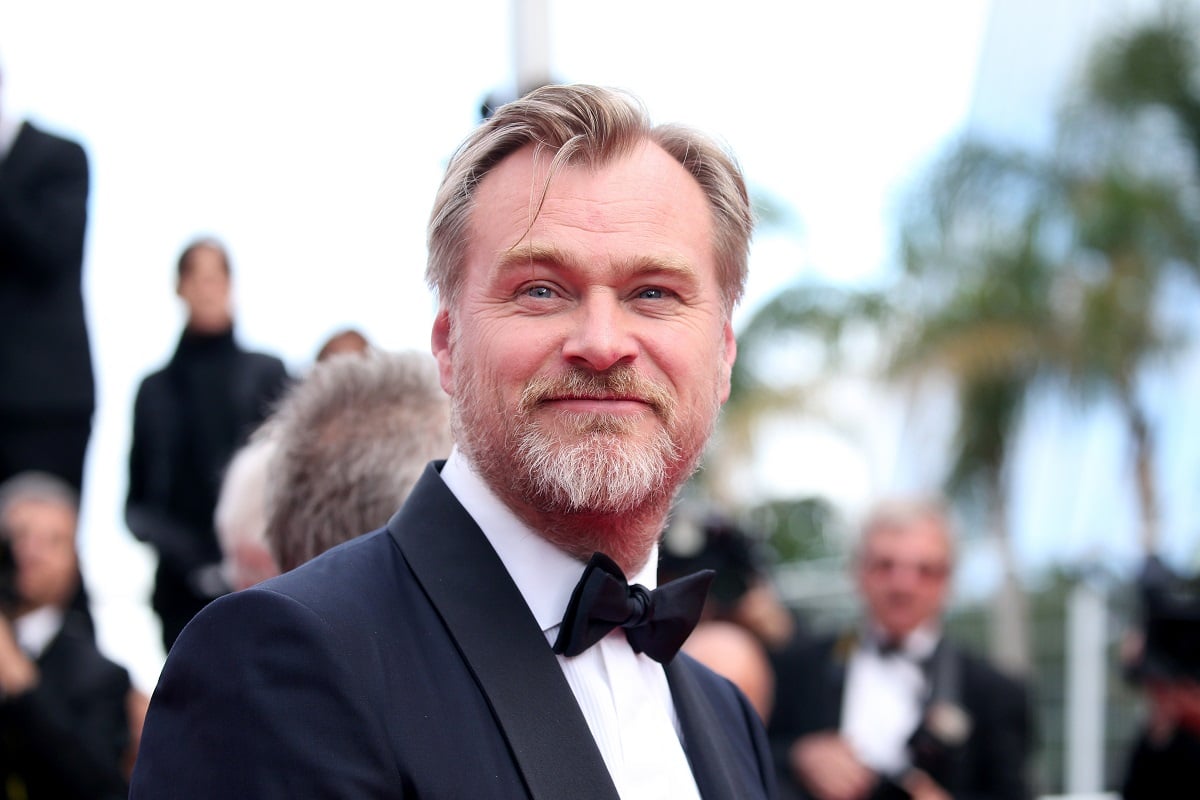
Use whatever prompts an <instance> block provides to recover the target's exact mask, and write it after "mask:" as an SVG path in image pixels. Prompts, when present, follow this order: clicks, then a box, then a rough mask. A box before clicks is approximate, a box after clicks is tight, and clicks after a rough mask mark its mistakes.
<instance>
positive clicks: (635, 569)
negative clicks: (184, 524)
mask: <svg viewBox="0 0 1200 800" xmlns="http://www.w3.org/2000/svg"><path fill="white" fill-rule="evenodd" d="M750 229H751V215H750V207H749V202H748V198H747V194H746V190H745V184H744V181H743V179H742V177H741V174H740V172H739V171H738V169H737V167H736V165H735V164H734V163H733V161H732V159H731V158H730V157H729V156H728V155H727V154H726V153H725V152H724V151H723V150H722V149H721V148H719V147H718V146H716V145H714V144H713V143H712V142H711V141H710V140H709V139H707V138H706V137H703V136H701V135H699V134H697V133H694V132H691V131H689V130H686V129H683V128H680V127H652V126H651V125H650V123H649V121H648V119H647V117H646V114H645V112H644V111H643V110H642V109H641V107H640V106H639V105H638V104H637V103H636V101H634V100H632V99H631V98H629V97H627V96H625V95H623V94H621V93H618V92H614V91H611V90H605V89H599V88H596V87H590V86H554V87H544V88H542V89H539V90H536V91H534V92H533V93H531V94H530V95H528V96H526V97H525V98H523V99H521V100H519V101H516V102H514V103H511V104H509V105H506V106H505V107H503V108H501V109H499V110H498V111H497V112H496V114H495V115H493V116H492V117H491V118H490V119H489V120H487V121H486V122H484V123H483V124H482V125H481V126H480V127H479V128H478V129H476V131H475V132H474V133H472V134H471V136H470V137H469V138H468V139H467V141H466V142H465V143H464V144H463V145H462V147H460V149H459V150H458V151H457V153H456V155H455V156H454V158H453V159H452V160H451V163H450V165H449V167H448V169H447V174H446V177H445V178H444V180H443V183H442V187H441V189H440V191H439V193H438V196H437V200H436V202H435V208H434V211H433V215H432V220H431V224H430V234H429V243H430V256H429V267H428V272H427V276H428V279H429V282H430V284H431V285H432V286H433V287H434V289H435V290H436V292H437V295H438V298H439V309H438V312H437V315H436V318H435V321H434V325H433V351H434V355H435V356H436V357H437V360H438V365H439V372H440V376H441V382H442V386H443V387H444V388H445V389H446V390H447V392H448V393H449V394H450V396H451V399H452V420H453V422H452V424H453V429H454V433H455V441H456V446H455V449H454V450H453V451H452V452H451V453H450V456H449V458H448V459H447V460H446V461H444V462H442V461H436V462H433V463H431V464H430V465H429V466H428V467H427V468H426V469H425V471H424V473H423V474H422V476H421V478H420V479H419V480H418V482H417V484H416V486H414V487H413V489H412V491H411V493H410V494H409V496H408V498H407V499H406V500H405V502H404V504H403V505H402V506H401V508H400V510H399V511H398V512H397V513H396V514H395V516H393V517H392V519H391V520H390V521H389V522H388V524H387V525H386V526H385V527H384V528H383V529H381V530H378V531H375V532H373V533H368V534H366V535H365V536H360V537H357V538H354V539H352V540H351V541H348V542H346V543H344V544H342V545H339V546H338V547H335V548H333V549H332V550H329V551H327V552H325V553H323V554H322V555H320V556H318V557H316V558H315V559H313V560H312V561H309V562H307V563H305V564H303V565H302V566H300V567H297V568H296V569H295V570H292V571H291V572H288V573H286V574H284V575H281V576H279V577H277V578H272V579H270V580H268V581H265V582H264V583H261V584H259V585H258V586H255V587H253V588H250V589H246V590H245V591H242V592H237V593H235V594H231V595H227V596H226V597H223V598H220V599H218V600H217V601H215V602H214V603H212V604H211V605H210V606H209V607H208V608H206V609H205V610H204V611H202V612H201V613H200V614H199V615H197V617H196V618H195V619H194V620H193V621H192V622H191V624H189V625H188V627H187V628H186V629H185V630H184V632H183V634H182V635H181V636H180V637H179V640H178V641H177V642H176V645H175V648H174V649H173V650H172V652H171V653H170V655H169V657H168V658H167V662H166V665H165V667H164V669H163V673H162V676H161V678H160V680H159V683H158V687H157V688H156V689H155V692H154V695H153V698H152V700H151V707H150V711H149V714H148V716H147V720H146V727H145V731H144V734H143V739H142V748H141V754H140V756H139V758H138V762H137V766H136V769H135V772H134V778H133V787H132V791H131V796H132V797H134V798H151V797H162V796H171V797H174V798H192V797H194V798H210V797H255V798H284V797H288V798H291V797H324V798H361V797H373V798H417V797H424V798H468V797H470V798H475V797H487V798H543V799H545V800H562V799H563V798H581V799H583V800H590V799H591V798H607V799H609V800H611V799H612V798H617V797H625V798H633V797H639V798H649V797H664V798H673V799H676V800H677V799H679V798H689V797H690V798H696V797H703V798H706V800H716V799H717V798H725V799H726V800H735V798H736V799H737V800H755V799H756V798H766V797H771V796H772V795H773V780H774V776H773V772H772V768H771V764H770V754H769V750H768V748H767V745H766V739H765V735H764V733H763V730H762V727H761V723H760V722H759V720H758V717H757V714H756V713H755V711H754V710H753V709H752V708H751V707H750V705H749V704H748V703H747V702H746V700H745V698H744V697H743V696H742V695H741V694H740V693H739V692H738V691H737V690H736V689H734V687H733V686H732V684H730V683H729V682H728V681H726V680H725V679H722V678H719V677H717V676H716V675H715V674H714V673H712V672H711V671H709V670H708V669H706V668H704V667H701V666H700V665H699V664H698V663H697V662H696V661H695V660H694V659H691V658H689V657H688V656H686V655H683V654H677V651H678V647H679V645H680V644H681V641H682V639H683V638H684V637H685V636H686V634H687V633H688V632H689V631H690V629H691V626H692V625H694V623H695V617H696V615H697V614H698V613H699V610H700V605H702V603H703V600H704V593H705V592H706V590H707V582H708V579H709V578H710V577H711V576H710V575H700V576H692V577H689V578H684V579H682V580H681V581H677V582H673V583H672V584H669V585H665V586H662V587H658V588H657V589H654V587H655V585H656V576H655V562H656V560H657V542H658V537H659V534H660V532H661V531H662V529H663V527H664V522H665V519H666V517H667V513H668V511H669V508H670V506H671V503H672V500H673V498H674V496H675V493H676V491H677V490H678V488H679V487H680V485H681V484H682V483H683V482H684V480H686V478H687V477H688V476H689V475H690V474H691V472H692V471H693V469H694V468H695V467H696V465H697V462H698V461H699V459H700V456H701V453H702V450H703V447H704V444H705V441H706V440H707V438H708V435H709V433H710V431H711V428H712V426H713V424H714V422H715V418H716V415H717V412H718V409H719V408H720V406H721V404H722V403H723V402H724V400H725V399H726V397H727V395H728V392H729V376H730V369H731V367H732V362H733V359H734V354H735V342H734V338H733V329H732V326H731V323H730V315H731V312H732V309H733V307H734V305H735V303H736V301H737V300H738V299H739V297H740V294H741V291H742V287H743V285H744V281H745V271H746V254H747V248H748V241H749V235H750ZM625 576H628V578H629V580H630V581H632V582H633V585H632V586H630V585H628V584H627V583H626V578H625ZM652 590H653V593H652Z"/></svg>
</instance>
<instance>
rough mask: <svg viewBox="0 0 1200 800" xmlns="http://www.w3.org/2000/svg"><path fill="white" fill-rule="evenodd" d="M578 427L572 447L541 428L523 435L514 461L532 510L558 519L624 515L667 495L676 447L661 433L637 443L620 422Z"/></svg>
mask: <svg viewBox="0 0 1200 800" xmlns="http://www.w3.org/2000/svg"><path fill="white" fill-rule="evenodd" d="M580 422H581V424H580V426H579V427H580V428H581V430H580V431H579V433H580V435H581V438H580V439H579V440H578V441H576V442H573V443H570V444H566V443H563V442H561V441H558V440H556V439H554V438H552V437H551V436H549V435H547V434H546V432H545V431H543V430H542V429H541V428H540V426H532V427H530V428H528V429H527V430H525V431H524V432H523V433H522V434H521V437H520V440H519V442H518V445H517V459H518V461H519V462H520V464H521V467H522V469H523V471H524V472H525V474H526V475H527V476H528V481H529V486H528V487H527V488H528V490H529V492H530V493H531V494H532V495H533V496H534V497H536V498H537V502H536V505H538V506H539V507H541V508H542V509H544V510H546V511H556V512H560V513H579V512H583V513H591V514H623V513H627V512H630V511H632V510H634V509H636V508H638V507H640V506H641V505H642V504H643V503H645V502H646V500H647V499H649V498H651V497H653V496H655V495H657V494H661V493H663V492H664V491H665V490H666V488H667V487H666V482H667V478H668V476H669V475H672V474H674V473H675V472H676V471H677V466H678V462H679V447H678V445H677V444H676V443H675V442H674V441H673V440H672V439H671V435H670V434H669V433H668V432H667V430H666V429H665V428H660V429H659V430H657V431H656V432H655V433H654V435H653V436H651V437H650V438H648V439H636V438H630V435H629V431H630V430H631V429H632V427H633V426H632V425H630V424H628V423H627V422H626V421H625V420H622V419H620V418H613V417H608V418H605V417H601V418H599V419H597V418H596V417H594V416H593V417H590V418H588V419H587V420H582V419H581V421H580ZM622 434H624V436H623V435H622Z"/></svg>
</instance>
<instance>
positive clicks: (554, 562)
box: [441, 447, 658, 632]
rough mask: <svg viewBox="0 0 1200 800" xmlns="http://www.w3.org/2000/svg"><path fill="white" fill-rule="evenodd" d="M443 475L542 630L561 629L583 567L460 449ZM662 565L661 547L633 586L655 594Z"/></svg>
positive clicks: (453, 453)
mask: <svg viewBox="0 0 1200 800" xmlns="http://www.w3.org/2000/svg"><path fill="white" fill-rule="evenodd" d="M441 474H442V480H443V481H444V482H445V483H446V486H447V487H448V488H449V489H450V491H451V492H452V493H453V494H454V496H455V497H456V498H457V499H458V502H459V503H461V504H462V506H463V508H465V509H466V510H467V513H468V514H470V515H471V518H472V519H474V520H475V523H476V524H477V525H479V528H480V529H481V530H482V531H483V535H484V536H486V537H487V539H488V541H489V542H490V543H491V545H492V549H493V550H495V551H496V555H498V556H500V561H501V562H503V564H504V568H505V569H506V570H508V574H509V576H510V577H511V578H512V579H513V583H515V584H516V585H517V589H518V590H520V592H521V596H522V597H524V598H525V604H526V605H528V606H529V610H530V611H532V612H533V616H534V619H536V620H537V623H538V625H539V626H540V627H541V629H542V631H543V632H550V631H552V630H554V629H556V628H557V627H558V626H559V624H560V623H561V622H562V617H563V614H564V613H565V612H566V610H567V604H568V603H569V602H570V601H571V593H572V592H574V591H575V584H577V583H579V578H580V577H581V576H582V575H583V569H584V564H583V562H581V561H579V560H577V559H575V558H574V557H572V556H570V555H568V554H567V553H565V552H563V551H562V550H559V549H558V548H557V547H555V546H554V545H552V544H550V542H548V541H546V540H545V539H543V538H542V537H541V536H539V535H538V534H537V532H536V531H534V530H533V529H531V528H530V527H529V526H528V525H526V524H525V523H524V522H522V521H521V520H520V519H518V518H517V515H516V514H514V513H513V512H512V510H511V509H510V508H509V507H508V506H506V505H504V503H503V501H501V500H500V498H499V497H497V496H496V494H495V493H494V492H493V491H492V489H491V487H489V486H488V485H487V483H486V482H485V481H484V480H483V478H481V477H480V476H479V473H477V472H476V471H475V470H474V469H473V468H472V466H471V463H470V460H469V459H468V458H467V456H466V455H464V454H463V453H462V452H461V451H460V450H459V449H458V448H457V447H455V448H453V449H452V450H451V451H450V456H449V457H448V458H447V459H446V464H445V466H443V467H442V473H441ZM657 565H658V548H657V546H656V547H655V549H654V551H653V552H652V553H651V554H650V557H649V558H648V559H646V564H645V565H644V566H643V567H642V568H641V570H639V571H638V573H637V574H636V575H632V576H630V578H629V581H630V583H640V584H642V585H643V586H645V587H646V588H647V589H654V588H655V587H656V586H657V585H658V571H657Z"/></svg>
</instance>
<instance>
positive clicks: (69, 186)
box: [0, 123, 95, 417]
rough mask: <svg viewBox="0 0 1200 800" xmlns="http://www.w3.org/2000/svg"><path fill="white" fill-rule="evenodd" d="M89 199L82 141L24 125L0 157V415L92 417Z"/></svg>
mask: <svg viewBox="0 0 1200 800" xmlns="http://www.w3.org/2000/svg"><path fill="white" fill-rule="evenodd" d="M87 199H88V165H87V156H86V155H85V154H84V152H83V148H82V147H80V146H79V145H78V144H76V143H75V142H72V141H69V140H67V139H62V138H59V137H58V136H53V135H51V134H49V133H46V132H44V131H41V130H38V129H37V128H35V127H34V126H32V125H30V124H29V123H25V124H23V125H22V126H21V129H20V131H19V132H18V134H17V138H16V139H15V140H14V141H13V145H12V149H10V150H9V152H8V155H7V156H6V157H4V159H3V160H2V161H0V414H19V415H26V416H28V415H41V414H71V415H82V416H84V417H90V416H91V413H92V408H93V406H94V402H95V391H94V381H93V376H92V356H91V350H90V346H89V343H88V333H87V324H86V321H85V317H84V310H83V294H82V289H81V286H80V282H81V275H82V271H83V241H84V230H85V228H86V226H87Z"/></svg>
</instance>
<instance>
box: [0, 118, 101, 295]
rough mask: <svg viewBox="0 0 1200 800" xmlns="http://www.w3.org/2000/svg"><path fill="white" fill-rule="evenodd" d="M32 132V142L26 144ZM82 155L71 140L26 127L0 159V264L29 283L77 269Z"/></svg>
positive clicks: (84, 189) (84, 169)
mask: <svg viewBox="0 0 1200 800" xmlns="http://www.w3.org/2000/svg"><path fill="white" fill-rule="evenodd" d="M26 136H36V137H38V138H37V139H36V140H35V144H36V147H34V145H29V146H25V145H24V144H23V142H22V140H23V139H24V138H25V137H26ZM87 199H88V164H87V156H86V154H85V153H84V151H83V148H82V147H80V146H79V145H78V144H76V143H75V142H71V141H67V140H65V139H60V138H58V137H54V136H50V135H48V134H45V133H42V132H40V131H32V130H26V131H23V132H22V134H21V135H20V136H19V137H18V139H17V142H16V143H15V144H14V149H13V150H12V151H11V152H10V153H9V154H8V157H7V158H5V159H4V161H3V162H2V163H0V269H5V270H13V271H15V272H16V273H17V275H18V277H19V279H20V280H22V281H23V282H25V283H26V284H27V285H30V286H37V285H46V284H51V283H54V282H55V281H57V280H59V279H61V278H62V277H63V275H65V274H71V273H73V272H74V271H76V270H78V269H79V264H80V263H81V262H82V260H83V240H84V232H85V230H86V228H87Z"/></svg>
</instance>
